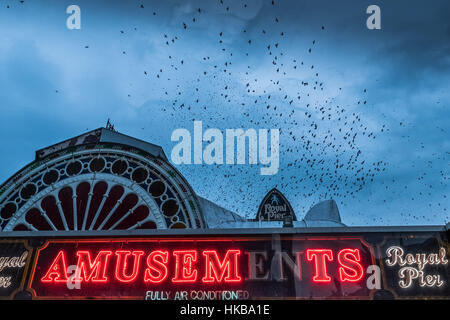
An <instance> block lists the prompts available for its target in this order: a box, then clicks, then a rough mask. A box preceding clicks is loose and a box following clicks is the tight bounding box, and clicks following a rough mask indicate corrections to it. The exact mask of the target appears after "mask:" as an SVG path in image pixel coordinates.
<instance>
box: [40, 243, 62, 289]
mask: <svg viewBox="0 0 450 320" xmlns="http://www.w3.org/2000/svg"><path fill="white" fill-rule="evenodd" d="M41 281H42V282H44V283H45V282H67V267H66V258H65V255H64V251H60V252H59V253H58V255H57V256H56V258H55V260H53V263H52V265H51V266H50V268H49V269H48V271H47V273H46V274H45V276H44V277H43V278H42V279H41Z"/></svg>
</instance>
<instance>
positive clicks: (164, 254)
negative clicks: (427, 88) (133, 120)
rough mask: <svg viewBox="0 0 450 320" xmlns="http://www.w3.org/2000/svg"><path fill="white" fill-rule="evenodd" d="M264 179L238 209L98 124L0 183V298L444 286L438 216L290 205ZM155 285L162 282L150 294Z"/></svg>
mask: <svg viewBox="0 0 450 320" xmlns="http://www.w3.org/2000/svg"><path fill="white" fill-rule="evenodd" d="M299 218H300V217H298V216H296V213H295V208H292V206H291V205H290V204H289V201H288V199H286V198H285V197H284V196H283V195H282V193H281V192H280V191H278V190H276V189H272V190H270V191H269V192H268V194H267V196H266V197H265V198H264V199H262V202H261V206H260V207H259V209H258V212H257V214H256V216H255V219H245V218H243V217H242V216H241V215H239V213H234V212H231V211H229V210H227V209H224V208H222V207H220V206H218V205H216V204H215V203H213V202H211V201H209V200H207V199H205V198H202V197H199V196H198V195H196V193H195V192H194V190H193V189H192V187H191V186H190V185H189V183H188V182H187V181H186V179H185V178H184V177H183V176H182V175H181V174H180V173H179V172H178V170H177V169H176V168H174V167H173V166H172V165H171V164H170V163H169V161H168V159H167V157H166V155H165V154H164V151H163V150H162V148H161V147H159V146H157V145H154V144H151V143H148V142H145V141H141V140H138V139H135V138H132V137H129V136H126V135H123V134H121V133H118V132H116V131H114V130H111V129H106V128H99V129H96V130H93V131H90V132H87V133H85V134H83V135H80V136H77V137H74V138H72V139H69V140H65V141H63V142H60V143H58V144H55V145H53V146H50V147H47V148H43V149H40V150H38V151H36V156H35V160H34V161H33V162H32V163H30V164H29V165H27V166H26V167H25V168H23V169H22V170H20V171H19V172H17V173H16V174H14V175H13V176H12V177H11V178H10V179H8V180H7V181H6V182H5V183H4V184H2V185H1V187H0V298H6V299H64V298H73V299H85V298H111V299H119V298H128V299H151V300H161V299H164V300H165V299H183V300H184V299H192V300H198V299H216V300H217V299H220V300H223V299H225V300H226V299H274V298H276V299H315V298H317V299H377V298H378V299H386V298H389V299H394V298H418V297H419V298H430V297H431V298H448V297H449V296H450V294H449V292H450V291H449V290H450V287H449V284H448V281H449V279H450V277H449V269H448V250H449V244H448V233H449V232H448V225H447V226H418V227H385V228H375V227H372V228H371V227H365V228H357V227H347V226H345V225H344V224H343V223H342V221H341V218H340V215H339V210H338V208H337V205H336V203H335V202H334V201H333V200H327V201H323V202H321V203H318V204H316V205H315V206H313V207H312V208H311V209H310V210H309V211H308V212H307V213H306V214H305V216H304V217H303V218H302V219H299ZM161 292H166V293H167V296H162V294H161Z"/></svg>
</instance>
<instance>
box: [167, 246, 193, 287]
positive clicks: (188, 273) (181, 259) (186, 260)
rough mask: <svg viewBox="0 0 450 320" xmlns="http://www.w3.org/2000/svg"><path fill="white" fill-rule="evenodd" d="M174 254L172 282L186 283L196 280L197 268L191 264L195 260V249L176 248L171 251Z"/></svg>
mask: <svg viewBox="0 0 450 320" xmlns="http://www.w3.org/2000/svg"><path fill="white" fill-rule="evenodd" d="M173 255H174V256H175V261H176V262H175V276H174V277H173V278H172V282H175V283H186V282H195V281H197V270H195V269H194V270H193V269H192V267H193V266H192V265H193V263H194V262H196V261H197V251H196V250H177V251H174V252H173Z"/></svg>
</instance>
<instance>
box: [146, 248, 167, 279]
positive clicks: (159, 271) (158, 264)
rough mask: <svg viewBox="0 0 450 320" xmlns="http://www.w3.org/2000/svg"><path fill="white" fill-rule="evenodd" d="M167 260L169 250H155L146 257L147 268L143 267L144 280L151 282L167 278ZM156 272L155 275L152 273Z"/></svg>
mask: <svg viewBox="0 0 450 320" xmlns="http://www.w3.org/2000/svg"><path fill="white" fill-rule="evenodd" d="M168 261H169V252H168V251H162V250H156V251H153V252H152V253H150V254H149V255H148V257H147V269H145V274H144V281H145V282H151V283H161V282H163V281H164V280H166V279H167V276H168V275H169V270H168V269H167V266H166V264H167V262H168ZM152 272H153V273H155V272H156V275H155V274H153V273H152Z"/></svg>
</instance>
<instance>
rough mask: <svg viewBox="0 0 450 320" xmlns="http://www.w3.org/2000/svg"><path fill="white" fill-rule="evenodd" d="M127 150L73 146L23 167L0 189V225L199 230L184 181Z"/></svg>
mask: <svg viewBox="0 0 450 320" xmlns="http://www.w3.org/2000/svg"><path fill="white" fill-rule="evenodd" d="M127 149H129V148H127V147H126V146H120V145H111V144H109V145H103V146H99V145H97V146H96V149H89V148H88V147H86V146H79V147H77V148H72V149H70V150H65V151H64V152H63V153H60V154H58V155H57V156H56V157H55V155H53V158H52V156H51V155H50V156H48V157H46V158H45V159H43V160H41V161H37V162H34V163H32V164H30V165H29V166H28V167H26V168H24V169H23V170H21V171H20V172H18V173H17V174H16V175H14V176H13V177H12V178H11V179H9V180H8V181H7V182H6V183H5V184H4V185H3V186H2V187H1V189H0V230H3V231H18V230H21V231H52V230H53V231H57V230H58V231H69V230H133V229H166V228H170V229H175V228H204V227H205V223H204V221H203V219H202V216H201V213H200V210H199V206H198V204H197V200H196V196H195V194H194V193H193V192H192V190H191V189H190V187H189V185H188V184H187V182H186V181H185V180H184V178H183V177H182V176H181V175H180V174H179V173H178V172H177V171H176V170H175V169H174V168H173V167H172V166H171V165H170V164H168V163H167V162H165V161H163V160H161V159H159V158H155V157H153V156H151V155H149V154H147V153H145V152H131V151H130V150H127ZM133 151H136V150H133Z"/></svg>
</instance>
